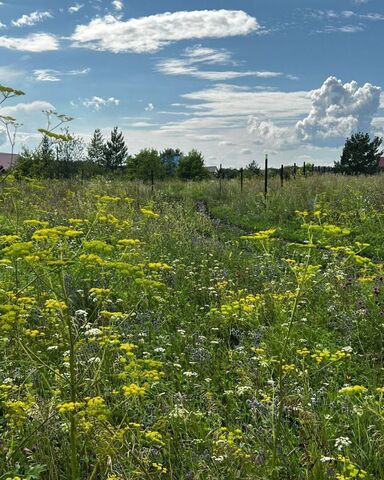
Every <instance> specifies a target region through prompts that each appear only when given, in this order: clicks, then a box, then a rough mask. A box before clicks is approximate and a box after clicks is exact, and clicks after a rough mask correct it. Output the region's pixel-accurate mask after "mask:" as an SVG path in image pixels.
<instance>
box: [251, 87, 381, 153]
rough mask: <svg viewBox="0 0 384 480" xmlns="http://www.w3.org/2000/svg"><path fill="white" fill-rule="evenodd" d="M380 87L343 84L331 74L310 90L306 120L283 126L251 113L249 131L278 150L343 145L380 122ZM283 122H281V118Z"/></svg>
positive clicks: (259, 140) (264, 143)
mask: <svg viewBox="0 0 384 480" xmlns="http://www.w3.org/2000/svg"><path fill="white" fill-rule="evenodd" d="M380 92H381V89H380V88H379V87H375V86H372V85H371V84H369V83H366V84H365V85H363V86H362V87H359V86H358V84H357V83H356V82H354V81H352V82H350V83H345V84H343V83H342V82H341V80H338V79H337V78H335V77H329V78H328V79H327V80H326V81H325V82H324V83H323V85H322V86H321V87H320V88H319V89H317V90H313V91H311V92H309V94H308V98H309V99H310V101H311V108H310V110H309V113H308V114H307V116H306V117H305V118H304V119H303V120H299V121H297V122H296V123H292V122H291V123H290V124H288V125H287V124H285V125H284V126H279V124H278V123H277V122H279V118H276V121H271V120H270V119H267V120H265V119H259V118H258V117H257V116H251V117H250V118H249V121H248V131H249V133H250V134H252V135H253V137H254V138H255V140H254V142H255V143H256V144H260V145H265V146H267V145H269V146H273V147H274V148H277V149H280V150H282V149H287V148H295V147H297V146H298V145H302V144H303V143H309V144H312V145H318V146H328V147H330V146H339V145H342V143H343V142H344V140H345V138H346V137H348V136H350V135H351V134H352V133H354V132H357V131H364V132H372V130H373V129H374V127H377V125H376V124H375V123H374V115H375V113H376V112H377V111H378V108H379V104H380ZM280 123H281V121H280Z"/></svg>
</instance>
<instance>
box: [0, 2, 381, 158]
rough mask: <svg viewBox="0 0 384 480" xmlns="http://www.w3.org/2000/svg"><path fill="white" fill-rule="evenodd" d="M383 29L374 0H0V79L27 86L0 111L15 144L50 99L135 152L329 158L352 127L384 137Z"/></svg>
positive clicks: (79, 125) (84, 126)
mask: <svg viewBox="0 0 384 480" xmlns="http://www.w3.org/2000/svg"><path fill="white" fill-rule="evenodd" d="M181 4H182V8H181ZM383 26H384V4H383V1H382V0H310V1H308V0H289V1H287V0H269V1H261V0H236V1H235V0H221V1H212V0H206V1H204V2H203V1H185V2H179V1H178V2H177V1H170V0H168V1H162V2H154V1H153V0H152V1H149V0H140V1H138V0H114V1H112V0H78V1H72V0H70V1H68V0H61V1H52V0H49V1H48V0H2V1H0V84H3V85H7V86H12V87H14V88H19V89H22V90H24V91H25V92H26V95H25V97H22V98H19V99H17V100H16V99H12V100H10V101H9V102H7V103H6V104H3V109H2V112H1V111H0V113H3V114H8V115H12V116H14V117H16V118H17V120H18V121H20V122H22V123H23V126H22V127H21V129H20V135H19V143H18V145H19V147H20V146H21V145H22V144H24V145H29V146H33V145H34V144H36V142H37V138H38V136H37V134H36V133H35V132H36V129H37V128H39V127H44V126H45V118H44V115H43V114H42V113H41V112H42V110H46V109H54V110H56V111H58V112H59V113H66V114H68V115H71V116H73V117H75V120H74V121H73V122H72V123H71V125H70V128H71V131H72V132H74V133H77V134H80V135H82V136H83V137H84V138H85V140H86V141H88V140H89V138H90V136H91V135H92V133H93V131H94V129H95V128H100V129H101V130H102V132H103V133H104V135H105V136H106V137H107V136H108V135H109V132H110V130H111V129H112V127H113V126H115V125H117V126H119V127H120V128H121V129H122V130H123V132H124V135H125V138H126V142H127V145H128V148H129V152H130V153H132V154H134V153H135V152H137V151H138V150H139V149H141V148H144V147H155V148H158V149H162V148H165V147H174V148H176V147H178V148H181V149H182V150H183V151H188V150H189V149H191V148H194V147H195V148H197V149H198V150H200V151H202V152H203V154H204V156H205V159H206V163H207V164H210V165H215V164H216V165H218V164H220V163H222V164H223V165H224V166H238V167H239V166H244V165H246V164H247V163H249V162H251V161H252V160H256V161H257V162H259V163H260V164H261V163H262V158H263V156H264V154H265V153H269V155H270V159H271V163H272V165H276V166H277V165H280V164H281V163H284V164H289V163H293V162H295V161H296V162H299V163H300V162H302V161H304V160H305V161H314V162H315V163H317V164H324V165H325V164H332V163H333V161H334V160H337V159H338V157H339V155H340V151H341V147H342V145H343V143H344V140H345V138H346V137H347V136H349V135H350V134H351V133H353V132H355V131H358V130H363V131H368V132H370V133H371V134H378V135H383V134H384V95H383V94H382V91H381V90H382V88H383V86H384V84H383V82H384V75H383V64H382V59H381V52H380V48H381V45H382V32H383ZM0 149H1V150H2V151H6V150H7V149H8V147H7V145H6V142H5V136H4V134H2V133H1V132H0Z"/></svg>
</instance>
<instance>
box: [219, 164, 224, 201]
mask: <svg viewBox="0 0 384 480" xmlns="http://www.w3.org/2000/svg"><path fill="white" fill-rule="evenodd" d="M222 175H223V166H222V164H221V163H220V170H219V192H220V197H221V193H222V191H223V185H222Z"/></svg>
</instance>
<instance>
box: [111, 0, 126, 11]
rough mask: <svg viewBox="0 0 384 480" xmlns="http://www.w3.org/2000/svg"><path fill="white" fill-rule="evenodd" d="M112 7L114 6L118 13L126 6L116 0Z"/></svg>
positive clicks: (119, 0) (120, 0)
mask: <svg viewBox="0 0 384 480" xmlns="http://www.w3.org/2000/svg"><path fill="white" fill-rule="evenodd" d="M112 6H113V8H114V9H115V10H117V11H118V12H119V11H120V10H123V8H124V4H123V2H122V0H114V1H113V2H112Z"/></svg>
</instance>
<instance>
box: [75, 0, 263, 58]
mask: <svg viewBox="0 0 384 480" xmlns="http://www.w3.org/2000/svg"><path fill="white" fill-rule="evenodd" d="M259 29H260V26H259V24H258V23H257V20H256V19H255V18H253V17H251V16H249V15H248V14H247V13H245V12H243V11H242V10H195V11H179V12H174V13H170V12H167V13H159V14H156V15H151V16H148V17H141V18H131V19H129V20H126V21H123V20H120V19H118V18H116V17H114V16H112V15H108V16H106V17H101V18H95V19H93V20H92V21H91V22H90V23H89V24H88V25H78V26H77V27H76V29H75V31H74V33H73V35H72V37H71V38H72V40H73V42H74V45H75V46H80V47H87V48H91V49H95V50H103V51H111V52H115V53H118V52H134V53H145V52H156V51H158V50H160V49H161V48H163V47H164V46H166V45H169V44H170V43H174V42H177V41H180V40H188V39H194V38H195V39H199V38H223V37H232V36H235V35H247V34H249V33H252V32H256V31H257V30H259Z"/></svg>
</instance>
